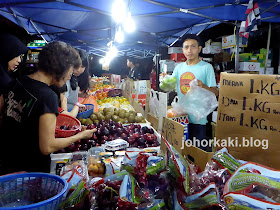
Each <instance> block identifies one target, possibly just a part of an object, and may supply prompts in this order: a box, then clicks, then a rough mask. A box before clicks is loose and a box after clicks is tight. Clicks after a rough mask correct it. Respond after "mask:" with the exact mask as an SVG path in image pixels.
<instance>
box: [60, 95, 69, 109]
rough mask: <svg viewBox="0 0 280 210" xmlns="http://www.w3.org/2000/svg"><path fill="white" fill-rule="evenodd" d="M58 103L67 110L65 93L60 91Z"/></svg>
mask: <svg viewBox="0 0 280 210" xmlns="http://www.w3.org/2000/svg"><path fill="white" fill-rule="evenodd" d="M60 104H61V106H60V107H61V109H63V110H68V108H67V98H66V96H65V93H60Z"/></svg>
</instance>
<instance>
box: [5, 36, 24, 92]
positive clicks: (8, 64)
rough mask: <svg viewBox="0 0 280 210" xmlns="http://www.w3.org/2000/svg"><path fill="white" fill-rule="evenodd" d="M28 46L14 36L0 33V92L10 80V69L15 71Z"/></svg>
mask: <svg viewBox="0 0 280 210" xmlns="http://www.w3.org/2000/svg"><path fill="white" fill-rule="evenodd" d="M27 51H28V48H27V47H26V46H25V44H23V43H22V42H21V41H20V40H19V39H18V38H17V37H16V36H14V35H11V34H1V35H0V94H3V91H4V90H5V88H6V87H7V85H8V84H9V82H10V81H11V77H10V76H9V74H10V72H11V71H15V70H16V69H17V67H18V65H19V64H20V63H21V55H22V54H24V53H27Z"/></svg>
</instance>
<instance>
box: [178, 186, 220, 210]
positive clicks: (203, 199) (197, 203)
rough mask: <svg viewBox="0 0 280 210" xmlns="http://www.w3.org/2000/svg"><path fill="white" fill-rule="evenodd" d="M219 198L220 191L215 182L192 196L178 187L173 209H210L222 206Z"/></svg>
mask: <svg viewBox="0 0 280 210" xmlns="http://www.w3.org/2000/svg"><path fill="white" fill-rule="evenodd" d="M219 199H220V198H219V193H218V190H217V188H216V186H215V184H214V183H211V184H210V185H208V186H207V187H206V188H204V189H203V190H202V191H201V192H199V193H196V194H193V195H191V196H187V195H186V193H184V192H182V191H180V190H178V189H177V190H176V191H175V192H174V198H173V205H174V206H173V209H176V210H180V209H182V210H183V209H206V208H207V209H208V208H210V207H211V206H222V205H221V204H220V203H219Z"/></svg>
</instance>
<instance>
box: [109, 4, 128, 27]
mask: <svg viewBox="0 0 280 210" xmlns="http://www.w3.org/2000/svg"><path fill="white" fill-rule="evenodd" d="M112 16H113V18H114V20H115V21H116V22H117V23H121V22H123V21H124V20H125V18H126V5H125V3H124V1H123V0H115V1H114V3H113V8H112Z"/></svg>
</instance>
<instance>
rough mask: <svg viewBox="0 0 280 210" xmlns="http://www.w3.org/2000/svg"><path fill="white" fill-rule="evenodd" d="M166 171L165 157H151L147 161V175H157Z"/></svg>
mask: <svg viewBox="0 0 280 210" xmlns="http://www.w3.org/2000/svg"><path fill="white" fill-rule="evenodd" d="M164 170H165V158H164V157H163V156H150V157H149V158H148V160H147V172H146V173H147V175H155V174H158V173H160V172H162V171H164Z"/></svg>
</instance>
